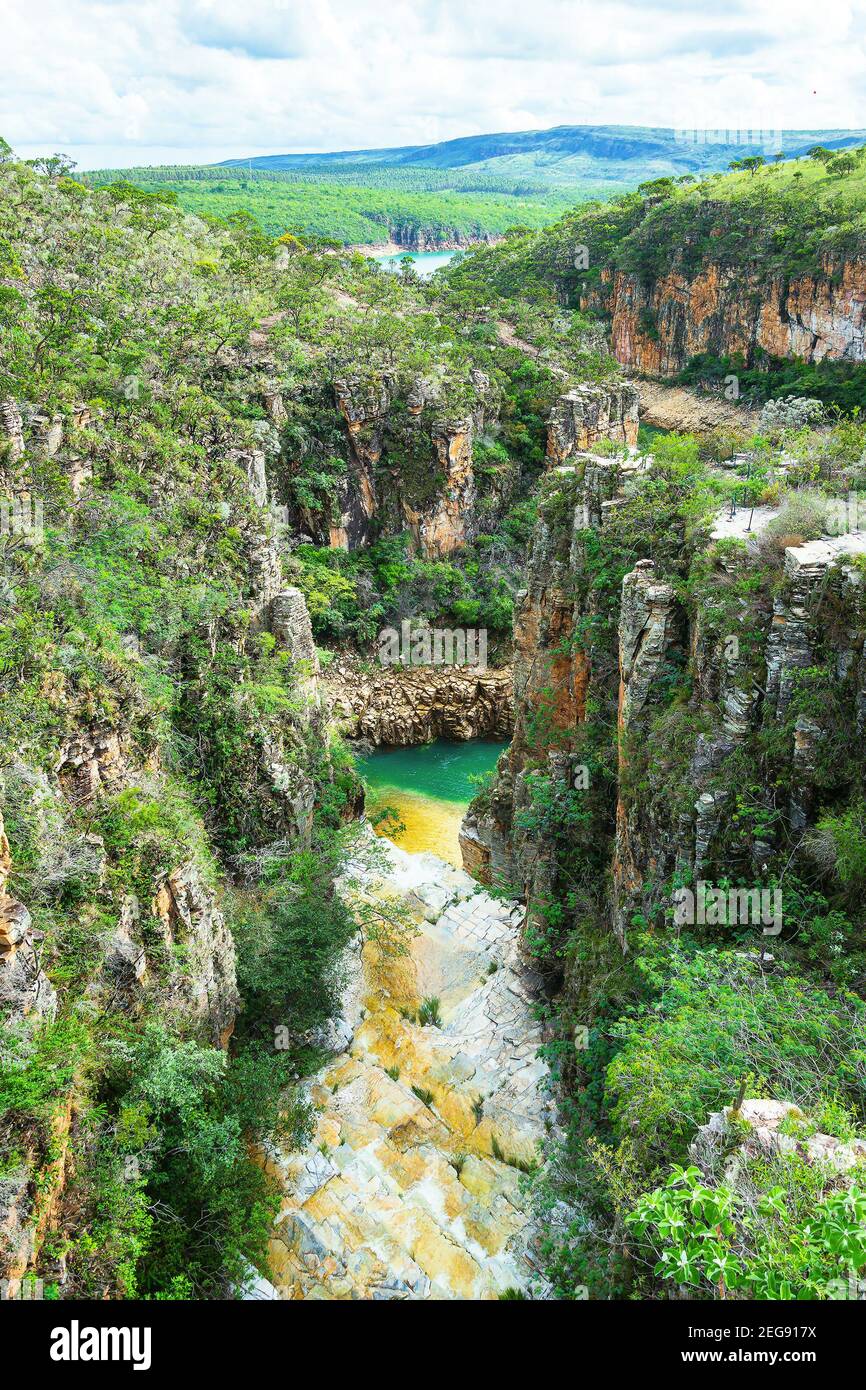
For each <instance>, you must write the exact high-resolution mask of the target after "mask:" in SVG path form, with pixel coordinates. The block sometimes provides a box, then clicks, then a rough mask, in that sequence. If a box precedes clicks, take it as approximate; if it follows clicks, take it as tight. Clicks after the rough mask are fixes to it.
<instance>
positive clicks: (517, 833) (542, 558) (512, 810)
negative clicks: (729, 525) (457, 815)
mask: <svg viewBox="0 0 866 1390" xmlns="http://www.w3.org/2000/svg"><path fill="white" fill-rule="evenodd" d="M645 471H646V463H645V461H644V460H643V459H641V458H640V457H637V456H631V457H627V458H623V459H619V458H600V457H598V456H596V455H594V454H591V453H583V454H577V455H575V456H574V458H573V459H572V462H571V463H570V464H568V465H563V466H560V467H558V468H556V469H553V470H551V472H550V473H549V474H548V476H547V477H546V478H545V479H544V480H543V483H542V488H541V493H540V498H539V516H538V522H537V524H536V527H535V530H534V533H533V538H532V545H531V550H530V556H529V562H528V565H527V587H526V589H525V590H523V591H522V592H521V593H520V594H519V595H518V605H517V608H516V610H515V618H514V661H513V668H514V687H513V689H514V695H513V704H514V735H513V738H512V742H511V746H510V747H509V748H508V749H507V750H506V752H505V753H504V754H503V756H502V758H501V759H500V763H499V767H498V769H497V776H496V778H495V781H494V784H493V787H492V788H491V790H490V791H489V792H488V793H485V794H484V796H482V797H480V798H477V799H476V800H475V801H474V802H473V803H472V806H471V807H470V810H469V813H468V815H467V817H466V819H465V820H464V823H463V829H462V831H461V837H460V843H461V850H462V853H463V862H464V865H465V866H466V868H467V869H468V870H469V871H470V872H471V873H473V874H475V876H476V877H478V878H479V879H480V881H481V882H483V883H494V884H500V885H508V886H510V888H511V890H512V891H513V892H515V893H516V894H519V895H520V896H522V897H524V898H525V899H531V898H533V897H537V896H544V895H545V894H546V893H547V892H548V891H549V890H550V888H551V878H550V874H551V872H552V867H551V857H550V853H549V847H546V846H544V845H543V844H540V843H539V841H538V838H537V836H536V835H534V834H533V833H531V832H528V831H526V830H522V829H520V828H519V822H520V819H521V817H522V816H523V814H524V813H525V812H526V811H527V809H528V806H529V802H530V799H531V787H530V774H531V771H532V770H533V769H536V770H537V769H539V768H541V769H542V770H543V773H544V775H545V776H549V777H551V778H552V779H553V780H554V781H555V782H556V783H558V784H560V785H561V786H563V787H568V786H569V785H570V784H571V782H572V781H573V777H574V766H575V761H576V760H575V756H574V750H573V735H574V733H575V731H576V730H577V729H579V727H580V726H581V725H582V724H583V723H584V722H585V719H586V702H587V695H588V691H589V686H590V680H591V677H592V662H591V658H590V655H589V654H588V652H587V651H586V650H585V648H584V646H583V645H582V643H581V642H579V641H578V640H576V634H577V632H578V631H579V630H580V629H581V628H582V627H584V626H586V625H587V624H591V623H592V621H593V619H594V617H595V611H596V606H595V600H594V597H593V595H592V594H591V593H590V594H588V595H585V596H584V595H582V594H581V593H580V585H579V583H578V581H577V573H578V569H579V566H580V549H581V546H580V533H581V532H582V531H583V530H585V529H587V528H596V529H603V527H604V525H605V523H606V521H607V520H608V519H609V517H610V515H611V514H612V512H614V511H615V510H616V508H617V507H618V505H619V504H620V503H621V501H622V496H623V490H624V488H625V487H626V485H627V484H628V482H629V480H630V479H631V478H633V477H639V476H641V475H642V474H643V473H644V472H645ZM542 727H543V734H542V738H543V741H544V743H545V745H546V747H545V751H544V753H543V755H541V756H540V757H539V756H536V753H535V744H536V742H537V740H538V736H539V730H540V729H541V728H542Z"/></svg>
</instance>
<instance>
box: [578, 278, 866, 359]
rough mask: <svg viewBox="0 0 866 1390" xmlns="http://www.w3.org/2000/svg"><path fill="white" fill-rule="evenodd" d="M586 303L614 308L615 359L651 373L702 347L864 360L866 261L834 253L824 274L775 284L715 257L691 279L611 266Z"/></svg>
mask: <svg viewBox="0 0 866 1390" xmlns="http://www.w3.org/2000/svg"><path fill="white" fill-rule="evenodd" d="M581 307H582V308H586V309H594V310H596V311H601V312H604V313H606V314H609V315H610V318H611V330H610V342H611V350H612V352H613V354H614V356H615V357H616V359H617V361H618V362H620V363H621V364H622V365H623V366H624V367H632V368H634V369H635V370H637V371H642V372H646V373H648V374H650V375H661V376H665V375H672V374H674V373H676V372H679V371H682V369H683V367H685V365H686V363H687V361H688V360H689V358H690V357H695V356H697V355H698V354H699V353H710V354H711V355H712V356H714V357H723V356H730V355H733V354H735V353H741V354H742V356H743V359H744V361H745V363H746V365H747V366H752V365H754V364H755V362H756V359H757V357H758V356H759V355H760V354H762V353H766V354H768V355H769V356H772V357H798V358H801V359H802V360H803V361H805V362H821V361H823V360H825V359H828V360H840V361H849V362H862V361H864V359H866V345H864V339H866V265H864V264H863V262H859V261H856V260H847V261H841V262H838V263H837V262H836V261H835V260H833V259H832V258H828V259H826V260H825V261H824V263H823V267H822V273H821V274H820V275H818V276H804V277H802V278H799V279H797V278H794V279H777V280H771V281H770V282H769V283H768V282H767V279H766V277H765V276H758V275H754V274H753V275H750V274H748V273H746V274H744V273H743V271H742V269H741V268H738V267H734V266H730V267H721V266H718V265H709V266H707V267H706V268H705V269H704V270H702V271H701V272H700V274H698V275H696V276H694V277H692V278H689V277H687V276H685V275H683V274H680V273H676V272H674V273H671V274H668V275H665V276H663V277H662V278H660V279H659V280H657V281H656V282H654V283H653V284H652V285H651V286H646V285H645V284H644V283H643V282H642V281H641V280H640V279H639V277H638V276H636V275H633V274H629V273H627V272H625V271H615V272H611V271H604V272H602V277H601V285H600V288H599V289H597V290H595V291H593V292H592V293H591V294H589V295H586V296H584V297H583V298H582V299H581Z"/></svg>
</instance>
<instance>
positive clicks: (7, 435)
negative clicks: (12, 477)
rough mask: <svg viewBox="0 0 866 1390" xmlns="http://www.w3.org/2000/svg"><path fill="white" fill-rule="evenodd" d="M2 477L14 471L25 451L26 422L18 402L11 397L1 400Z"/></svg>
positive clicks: (0, 469) (0, 462) (0, 458)
mask: <svg viewBox="0 0 866 1390" xmlns="http://www.w3.org/2000/svg"><path fill="white" fill-rule="evenodd" d="M0 439H2V445H3V447H2V450H0V477H2V476H4V475H8V474H10V473H12V472H14V469H15V465H16V464H17V463H18V460H19V459H20V458H21V456H22V454H23V453H24V422H23V420H22V419H21V411H20V410H19V409H18V405H17V402H15V401H14V400H12V399H11V398H7V399H6V400H5V401H0Z"/></svg>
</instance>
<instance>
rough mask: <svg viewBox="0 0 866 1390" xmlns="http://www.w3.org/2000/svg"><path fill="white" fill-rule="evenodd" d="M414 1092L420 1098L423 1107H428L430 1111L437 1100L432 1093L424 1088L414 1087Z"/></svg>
mask: <svg viewBox="0 0 866 1390" xmlns="http://www.w3.org/2000/svg"><path fill="white" fill-rule="evenodd" d="M412 1091H413V1093H414V1094H415V1095H416V1096H417V1097H418V1099H419V1100H420V1102H421V1104H422V1105H426V1106H427V1107H428V1109H429V1108H430V1107H432V1105H433V1102H434V1100H435V1099H436V1097H435V1096H434V1094H433V1092H432V1091H428V1090H426V1089H425V1088H424V1087H423V1086H413V1087H412Z"/></svg>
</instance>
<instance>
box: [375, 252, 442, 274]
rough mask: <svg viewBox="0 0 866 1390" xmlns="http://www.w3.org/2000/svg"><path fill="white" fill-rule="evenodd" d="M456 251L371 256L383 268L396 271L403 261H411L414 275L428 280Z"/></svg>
mask: <svg viewBox="0 0 866 1390" xmlns="http://www.w3.org/2000/svg"><path fill="white" fill-rule="evenodd" d="M457 254H458V253H457V252H456V251H400V252H399V253H398V254H397V255H396V256H390V255H383V256H371V257H370V259H371V260H373V261H376V263H377V264H378V265H380V266H381V267H382V269H383V270H390V271H394V272H396V271H398V270H399V269H400V266H401V264H402V262H403V261H411V262H412V264H413V266H414V267H415V273H416V275H418V276H420V278H421V279H422V280H428V279H429V278H430V276H431V275H432V274H433V271H434V270H439V268H440V267H441V266H443V265H447V264H448V262H449V261H450V260H453V258H454V257H455V256H456V255H457Z"/></svg>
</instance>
